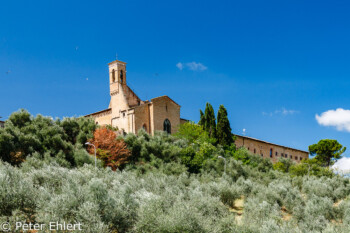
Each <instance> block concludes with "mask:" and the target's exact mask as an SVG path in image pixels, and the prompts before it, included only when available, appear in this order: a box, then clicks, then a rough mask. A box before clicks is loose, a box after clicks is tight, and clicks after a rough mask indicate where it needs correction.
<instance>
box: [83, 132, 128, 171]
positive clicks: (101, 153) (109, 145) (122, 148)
mask: <svg viewBox="0 0 350 233" xmlns="http://www.w3.org/2000/svg"><path fill="white" fill-rule="evenodd" d="M89 142H90V143H92V144H94V145H95V146H96V156H97V158H99V159H101V160H102V161H103V162H104V166H105V167H107V166H108V167H111V168H112V170H113V171H115V170H116V169H117V168H118V167H120V166H121V165H122V164H125V163H126V162H127V160H128V158H129V156H130V155H131V153H130V151H129V150H128V148H127V145H126V143H125V142H124V140H122V139H118V140H117V135H116V134H115V132H113V131H112V130H110V129H107V128H105V127H103V128H99V129H96V130H95V132H94V138H93V139H91V140H89ZM88 151H89V153H90V154H94V147H93V146H89V147H88Z"/></svg>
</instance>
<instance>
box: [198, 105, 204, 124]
mask: <svg viewBox="0 0 350 233" xmlns="http://www.w3.org/2000/svg"><path fill="white" fill-rule="evenodd" d="M199 113H200V119H199V121H198V125H200V126H202V127H203V128H204V125H205V117H204V113H203V111H202V110H201V109H200V110H199Z"/></svg>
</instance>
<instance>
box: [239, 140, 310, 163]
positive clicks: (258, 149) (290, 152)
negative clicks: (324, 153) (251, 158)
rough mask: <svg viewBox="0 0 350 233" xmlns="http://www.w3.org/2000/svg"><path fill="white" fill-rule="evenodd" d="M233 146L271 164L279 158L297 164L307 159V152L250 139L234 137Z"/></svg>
mask: <svg viewBox="0 0 350 233" xmlns="http://www.w3.org/2000/svg"><path fill="white" fill-rule="evenodd" d="M235 144H236V147H237V148H239V147H245V148H247V149H248V150H249V151H250V152H252V153H253V154H256V155H260V156H262V157H264V158H269V159H271V160H272V162H273V163H275V162H277V161H278V159H279V158H281V157H284V158H290V159H292V160H293V161H295V162H297V163H300V161H301V160H302V159H308V158H309V153H308V152H307V151H302V150H297V149H293V148H290V147H285V146H281V145H277V144H273V143H269V142H265V141H262V140H258V139H254V138H250V137H244V136H238V135H236V141H235Z"/></svg>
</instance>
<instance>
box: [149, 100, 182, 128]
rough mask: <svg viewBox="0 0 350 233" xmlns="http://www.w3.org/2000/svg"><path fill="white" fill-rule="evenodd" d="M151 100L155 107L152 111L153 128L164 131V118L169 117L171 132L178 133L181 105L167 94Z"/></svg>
mask: <svg viewBox="0 0 350 233" xmlns="http://www.w3.org/2000/svg"><path fill="white" fill-rule="evenodd" d="M151 101H152V107H153V110H152V112H151V119H152V120H153V121H151V122H152V123H153V130H154V131H163V129H164V128H163V124H164V120H165V119H168V120H169V121H170V123H171V133H172V134H173V133H176V132H177V129H178V126H179V125H180V106H179V105H177V104H176V103H175V102H174V101H172V100H171V99H170V98H169V97H167V96H162V97H158V98H154V99H152V100H151ZM154 131H152V133H153V132H154Z"/></svg>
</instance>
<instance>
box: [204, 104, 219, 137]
mask: <svg viewBox="0 0 350 233" xmlns="http://www.w3.org/2000/svg"><path fill="white" fill-rule="evenodd" d="M204 119H205V123H204V130H205V131H207V132H208V134H209V137H211V138H216V122H215V113H214V109H213V106H212V105H211V104H210V103H207V104H206V106H205V112H204Z"/></svg>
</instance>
